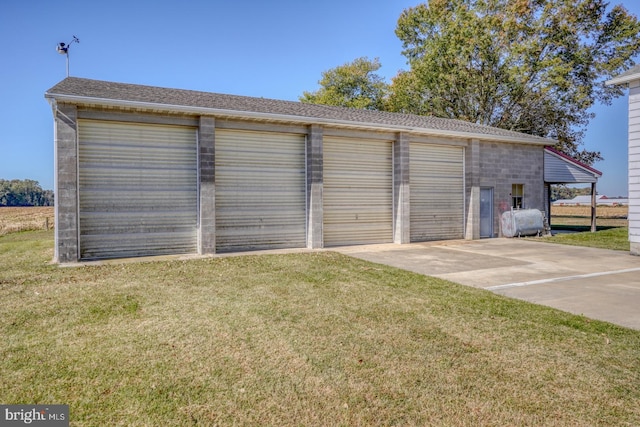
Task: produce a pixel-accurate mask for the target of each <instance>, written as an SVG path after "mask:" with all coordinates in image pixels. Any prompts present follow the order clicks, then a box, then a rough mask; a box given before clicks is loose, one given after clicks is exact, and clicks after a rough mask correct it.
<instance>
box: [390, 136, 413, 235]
mask: <svg viewBox="0 0 640 427" xmlns="http://www.w3.org/2000/svg"><path fill="white" fill-rule="evenodd" d="M393 204H394V209H393V212H394V227H393V243H398V244H404V243H409V242H410V241H411V234H410V232H411V225H410V221H411V203H410V189H409V137H408V136H407V135H406V134H404V133H402V132H400V133H398V134H397V135H396V140H395V143H394V144H393Z"/></svg>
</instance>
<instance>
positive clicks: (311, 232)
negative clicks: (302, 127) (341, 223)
mask: <svg viewBox="0 0 640 427" xmlns="http://www.w3.org/2000/svg"><path fill="white" fill-rule="evenodd" d="M322 138H323V129H322V126H318V125H311V126H309V131H308V134H307V248H309V249H319V248H322V247H324V234H323V232H324V229H323V223H324V207H323V205H324V199H323V181H324V175H323V170H324V169H323V167H324V161H323V144H322Z"/></svg>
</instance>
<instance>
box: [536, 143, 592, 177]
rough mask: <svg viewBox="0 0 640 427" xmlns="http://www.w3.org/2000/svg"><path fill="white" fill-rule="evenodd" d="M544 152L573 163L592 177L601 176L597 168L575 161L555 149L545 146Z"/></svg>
mask: <svg viewBox="0 0 640 427" xmlns="http://www.w3.org/2000/svg"><path fill="white" fill-rule="evenodd" d="M544 151H545V153H549V154H550V155H552V156H554V157H556V158H558V159H561V160H563V161H567V162H571V164H573V165H574V166H576V167H578V168H580V169H582V170H583V171H585V172H587V173H588V174H590V175H593V177H594V178H602V172H600V171H599V170H597V169H594V168H592V167H585V165H582V164H580V163H579V162H577V161H576V160H575V159H572V158H571V157H569V156H567V155H565V154H562V153H557V152H555V150H552V149H549V148H546V147H545V150H544Z"/></svg>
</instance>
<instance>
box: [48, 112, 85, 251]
mask: <svg viewBox="0 0 640 427" xmlns="http://www.w3.org/2000/svg"><path fill="white" fill-rule="evenodd" d="M53 114H54V133H55V135H54V147H55V148H54V149H55V153H54V158H55V187H54V192H55V216H56V218H55V229H56V231H55V249H54V251H55V255H54V257H55V261H56V262H60V263H66V262H77V261H78V258H79V244H78V110H77V108H76V106H75V105H68V104H57V105H55V106H54V107H53Z"/></svg>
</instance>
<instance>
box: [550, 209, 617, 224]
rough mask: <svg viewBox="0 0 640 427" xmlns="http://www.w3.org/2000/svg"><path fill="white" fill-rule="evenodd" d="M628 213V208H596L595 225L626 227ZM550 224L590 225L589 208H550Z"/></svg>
mask: <svg viewBox="0 0 640 427" xmlns="http://www.w3.org/2000/svg"><path fill="white" fill-rule="evenodd" d="M628 213H629V207H628V206H597V207H596V225H598V226H606V227H626V226H628V222H627V215H628ZM551 224H552V225H555V226H557V225H590V224H591V206H551Z"/></svg>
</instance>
